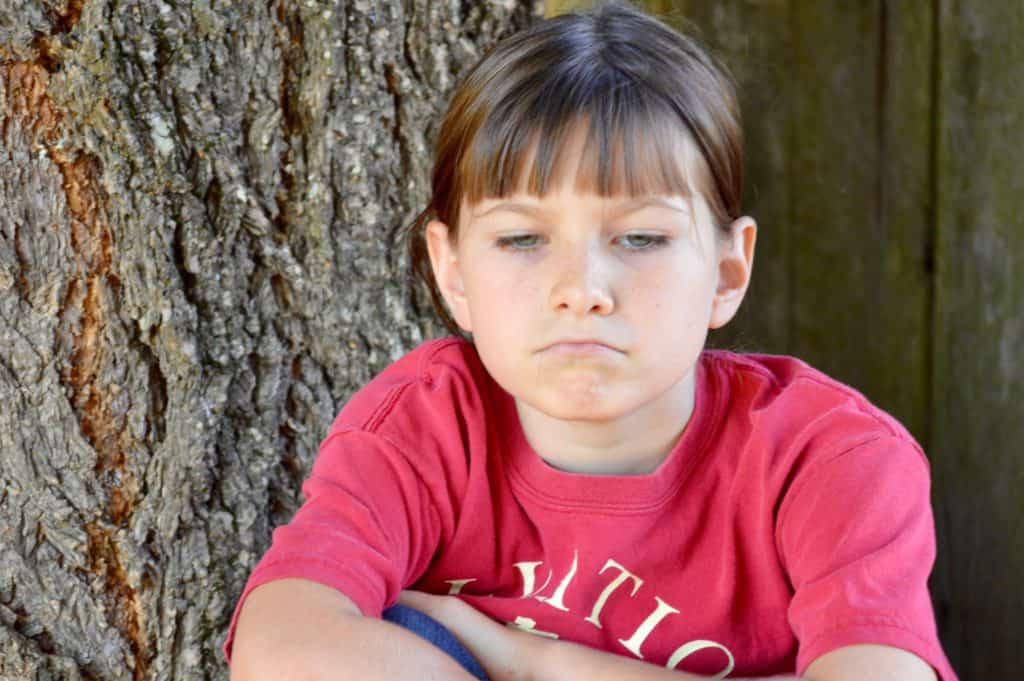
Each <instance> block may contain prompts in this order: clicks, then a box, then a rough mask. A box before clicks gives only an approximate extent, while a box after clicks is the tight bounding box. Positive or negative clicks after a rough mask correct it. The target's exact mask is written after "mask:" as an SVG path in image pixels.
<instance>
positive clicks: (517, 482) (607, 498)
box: [491, 351, 725, 513]
mask: <svg viewBox="0 0 1024 681" xmlns="http://www.w3.org/2000/svg"><path fill="white" fill-rule="evenodd" d="M694 370H695V371H696V377H695V390H694V407H693V413H692V414H691V415H690V420H689V422H688V423H687V424H686V428H685V429H684V430H683V434H682V435H681V436H680V438H679V440H678V441H677V442H676V444H675V446H673V448H672V451H670V452H669V454H668V456H667V457H665V460H664V461H662V462H661V464H659V466H658V467H657V468H656V469H655V470H653V471H651V472H650V473H644V474H639V475H591V474H586V473H571V472H567V471H561V470H559V469H557V468H554V467H553V466H551V465H550V464H548V463H547V462H546V461H544V459H542V458H541V457H540V455H539V454H537V452H536V451H535V450H534V449H533V448H532V447H531V446H530V443H529V442H528V441H527V439H526V434H525V433H524V432H523V428H522V424H521V423H520V421H519V415H518V413H517V411H516V407H515V401H514V398H513V397H512V396H511V395H510V394H509V393H507V392H506V391H505V390H504V389H503V388H501V386H499V385H498V384H497V383H495V382H494V381H493V379H492V380H491V386H492V394H493V396H494V403H495V405H496V407H497V413H498V418H499V419H500V423H501V432H502V433H504V434H505V437H503V438H501V439H502V442H501V445H502V447H503V451H502V461H503V463H504V466H505V470H506V471H507V473H508V475H509V480H510V482H511V483H512V484H513V486H514V487H515V488H516V489H517V491H518V492H520V493H522V494H524V495H526V496H527V497H529V498H530V499H532V500H533V501H535V502H536V503H539V504H541V505H544V506H547V507H550V508H556V509H562V510H578V511H584V510H590V511H604V512H613V513H614V512H618V513H630V512H633V513H639V512H643V511H647V510H650V509H652V508H655V507H657V506H660V505H662V504H664V503H665V502H666V501H668V500H669V499H670V498H672V496H673V495H674V494H675V493H676V491H677V490H678V489H679V487H680V486H681V485H682V484H683V482H684V481H685V480H686V477H687V476H688V475H689V473H690V472H691V471H692V470H693V468H694V466H695V465H696V464H697V463H698V462H699V460H700V459H701V458H703V455H704V454H705V450H706V449H707V444H708V441H709V440H710V438H711V435H712V434H713V432H714V431H715V429H716V426H717V424H718V421H719V417H720V414H721V411H722V402H723V397H724V395H723V394H724V392H725V391H724V390H722V389H721V386H720V385H719V384H720V380H719V378H718V376H717V375H716V372H715V368H714V366H713V362H712V361H711V357H710V355H709V354H708V353H707V352H706V351H704V352H702V353H701V355H700V357H699V359H698V361H697V363H696V365H695V368H694Z"/></svg>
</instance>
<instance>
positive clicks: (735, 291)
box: [708, 216, 757, 329]
mask: <svg viewBox="0 0 1024 681" xmlns="http://www.w3.org/2000/svg"><path fill="white" fill-rule="evenodd" d="M755 241H757V223H755V222H754V220H753V218H750V217H747V216H743V217H741V218H738V219H736V220H734V221H733V223H732V224H731V225H729V237H728V238H725V239H722V240H721V242H720V243H719V245H718V288H717V290H716V291H715V298H714V300H713V301H712V304H711V321H710V322H709V323H708V328H712V329H717V328H720V327H723V326H725V325H726V324H728V323H729V321H730V320H731V319H732V318H733V316H735V314H736V311H737V310H738V309H739V308H740V303H742V302H743V296H744V295H746V293H747V286H749V285H750V274H751V272H752V270H753V267H754V242H755Z"/></svg>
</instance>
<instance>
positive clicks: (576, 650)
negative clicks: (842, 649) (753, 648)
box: [530, 639, 804, 681]
mask: <svg viewBox="0 0 1024 681" xmlns="http://www.w3.org/2000/svg"><path fill="white" fill-rule="evenodd" d="M535 650H536V651H537V652H536V654H535V655H534V656H533V658H532V659H534V660H536V663H535V664H531V672H532V673H531V674H530V678H531V681H707V680H708V679H710V678H714V677H708V676H698V675H696V674H688V673H686V672H681V671H677V670H673V669H667V668H665V667H660V666H657V665H653V664H649V663H647V662H643V661H641V660H636V659H633V658H631V657H626V656H622V655H614V654H612V653H607V652H604V651H601V650H595V649H593V648H587V647H585V646H582V645H579V644H577V643H570V642H568V641H552V640H547V639H538V640H537V641H536V648H535ZM730 678H731V677H730ZM770 678H771V679H772V681H804V679H802V678H801V677H798V676H773V677H770ZM748 681H749V680H748Z"/></svg>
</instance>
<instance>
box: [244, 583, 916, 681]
mask: <svg viewBox="0 0 1024 681" xmlns="http://www.w3.org/2000/svg"><path fill="white" fill-rule="evenodd" d="M399 600H401V601H402V602H403V603H405V604H407V605H409V606H411V607H414V608H417V609H419V610H422V611H423V612H425V613H427V614H428V615H430V616H431V617H433V618H434V619H436V620H438V621H439V622H441V623H442V624H444V625H445V626H446V627H448V628H449V629H450V630H451V631H452V632H453V633H454V634H455V635H456V636H457V637H458V638H459V639H460V641H462V643H463V644H464V645H465V646H466V647H467V648H469V650H470V651H471V652H472V653H473V654H474V655H475V656H476V658H477V659H478V660H479V661H480V663H481V664H482V665H483V667H484V669H486V670H487V673H488V676H489V677H490V678H491V679H492V681H576V680H577V679H579V680H585V681H612V680H614V681H691V680H692V681H698V680H700V679H706V678H707V677H701V676H695V675H693V674H686V673H684V672H679V671H674V670H669V669H664V668H662V667H658V666H655V665H652V664H648V663H645V662H641V661H639V660H634V659H631V658H628V657H624V656H620V655H615V654H612V653H607V652H604V651H600V650H594V649H591V648H587V647H584V646H581V645H578V644H575V643H570V642H566V641H555V640H550V639H547V638H543V637H538V636H533V635H530V634H526V633H523V632H520V631H516V630H514V629H511V628H508V627H504V626H502V625H500V624H498V623H497V622H494V621H493V620H491V619H490V618H488V617H486V616H485V615H483V614H481V613H479V612H477V611H476V610H474V609H473V608H472V607H471V606H469V605H467V604H466V603H464V602H462V601H461V600H459V599H458V598H454V597H450V596H433V595H428V594H423V593H418V592H413V591H408V592H404V593H403V594H402V596H401V598H400V599H399ZM349 678H352V679H366V680H371V681H372V679H403V678H415V679H446V680H447V679H451V680H453V681H456V680H457V681H463V680H465V681H470V680H471V679H472V677H471V676H470V675H469V674H467V673H466V672H465V671H464V670H463V669H462V668H461V667H459V665H458V664H457V663H456V662H455V661H454V660H452V659H451V658H449V657H448V656H447V655H446V654H445V653H443V652H441V651H440V650H439V649H437V648H435V647H434V646H433V645H431V644H429V643H427V642H426V641H423V640H422V639H420V638H419V637H418V636H416V635H415V634H412V633H410V632H408V631H406V630H404V629H402V628H400V627H397V626H395V625H392V624H390V623H388V622H383V621H381V620H376V619H371V618H364V617H363V616H362V615H361V614H360V613H359V610H358V608H357V607H356V606H355V604H354V603H353V602H352V601H351V600H350V599H348V598H347V597H345V596H344V595H342V594H340V593H338V592H337V591H335V590H334V589H331V588H330V587H326V586H323V585H321V584H317V583H315V582H311V581H307V580H301V579H284V580H278V581H274V582H269V583H267V584H264V585H263V586H261V587H259V588H257V589H254V590H253V591H252V593H251V594H249V597H248V598H247V599H246V603H245V605H244V607H243V609H242V612H241V614H240V616H239V621H238V627H237V630H236V634H235V642H234V652H233V656H232V666H231V680H232V681H262V680H263V679H268V680H269V679H275V680H278V679H280V680H282V681H299V680H302V681H313V680H314V679H325V680H327V679H339V680H340V679H349ZM772 678H773V679H775V680H776V681H935V679H936V677H935V672H934V671H932V669H931V667H930V666H928V665H927V664H926V663H925V662H924V661H923V660H921V659H920V658H918V657H917V656H915V655H913V654H911V653H909V652H906V651H904V650H900V649H898V648H892V647H888V646H881V645H856V646H849V647H846V648H840V649H838V650H834V651H832V652H830V653H827V654H825V655H823V656H821V657H820V658H818V659H817V660H815V661H814V662H813V663H812V664H811V665H810V666H809V667H808V668H807V671H806V672H805V673H804V675H803V676H802V677H796V676H790V677H772Z"/></svg>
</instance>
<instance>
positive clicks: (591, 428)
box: [515, 371, 696, 475]
mask: <svg viewBox="0 0 1024 681" xmlns="http://www.w3.org/2000/svg"><path fill="white" fill-rule="evenodd" d="M694 374H695V371H690V373H688V374H687V375H686V376H685V377H683V378H682V379H681V380H680V381H679V383H677V384H676V385H674V386H673V387H672V388H671V389H670V390H669V391H668V392H666V393H665V394H664V395H662V396H661V397H659V398H658V399H657V400H655V401H654V402H652V403H650V404H646V405H643V406H641V407H639V408H637V409H634V410H633V411H631V412H629V413H628V414H625V415H623V416H621V417H618V418H615V419H611V420H606V421H583V420H575V421H566V420H562V419H557V418H553V417H551V416H549V415H548V414H546V413H544V412H542V411H539V410H537V409H535V408H533V407H532V406H530V405H529V404H526V403H525V402H523V401H522V400H519V399H516V401H515V403H516V411H517V412H518V414H519V421H520V423H521V424H522V428H523V433H524V434H525V436H526V440H527V442H529V444H530V446H531V447H532V448H533V450H534V451H535V452H536V453H537V454H538V456H540V457H541V458H542V459H544V461H545V462H546V463H547V464H548V465H550V466H553V467H554V468H557V469H559V470H563V471H566V472H570V473H585V474H589V475H643V474H646V473H651V472H653V471H654V470H655V469H656V468H657V467H658V466H659V465H661V462H662V461H664V460H665V458H666V457H668V455H669V453H670V452H671V451H672V448H673V447H674V446H675V444H676V442H678V440H679V437H680V436H681V435H682V433H683V431H684V430H685V429H686V425H687V424H688V423H689V422H690V417H691V416H692V415H693V408H694V401H695V392H696V391H695V381H694Z"/></svg>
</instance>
